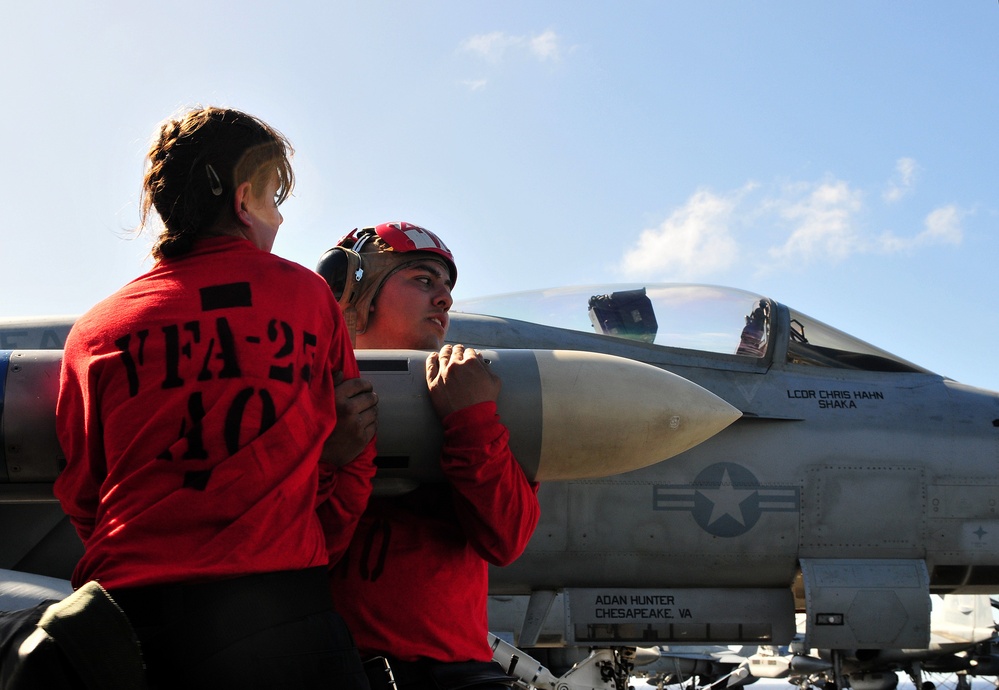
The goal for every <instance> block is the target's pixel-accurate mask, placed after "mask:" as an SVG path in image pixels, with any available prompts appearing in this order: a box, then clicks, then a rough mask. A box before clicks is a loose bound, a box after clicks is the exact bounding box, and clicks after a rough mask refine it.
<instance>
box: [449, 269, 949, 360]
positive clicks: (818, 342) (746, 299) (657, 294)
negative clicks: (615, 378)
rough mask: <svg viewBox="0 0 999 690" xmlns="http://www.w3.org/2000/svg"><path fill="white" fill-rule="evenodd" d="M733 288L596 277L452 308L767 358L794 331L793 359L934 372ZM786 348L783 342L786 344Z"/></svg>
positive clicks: (658, 343) (789, 347) (660, 343)
mask: <svg viewBox="0 0 999 690" xmlns="http://www.w3.org/2000/svg"><path fill="white" fill-rule="evenodd" d="M779 308H781V307H780V305H779V304H778V303H776V302H774V301H773V300H770V299H767V298H765V297H762V296H760V295H756V294H753V293H751V292H746V291H744V290H737V289H733V288H726V287H717V286H712V285H687V284H671V283H665V284H664V283H660V284H647V285H641V284H625V285H612V286H607V285H590V286H576V287H565V288H554V289H550V290H536V291H527V292H517V293H511V294H506V295H497V296H493V297H483V298H478V299H469V300H463V301H458V302H456V303H455V304H454V306H453V307H452V311H457V312H465V313H473V314H485V315H490V316H499V317H504V318H511V319H518V320H520V321H528V322H532V323H537V324H542V325H545V326H554V327H557V328H566V329H569V330H574V331H581V332H584V333H599V334H602V335H606V336H607V337H612V338H626V339H630V340H634V341H638V342H643V343H648V344H650V345H656V346H662V347H670V348H682V349H688V350H700V351H704V352H711V353H717V354H728V355H735V356H739V357H748V358H753V359H757V360H764V359H766V358H767V357H768V356H770V357H772V354H769V353H772V352H773V351H774V350H775V349H777V348H774V342H773V338H774V337H775V334H777V333H781V332H783V333H787V335H786V336H785V337H786V338H787V340H788V342H787V348H786V352H787V361H788V362H789V363H792V364H807V365H815V366H827V367H836V368H844V369H860V370H867V371H904V372H920V373H930V372H928V371H927V370H926V369H923V368H922V367H919V366H917V365H915V364H912V363H911V362H908V361H906V360H904V359H902V358H900V357H897V356H895V355H893V354H890V353H888V352H886V351H884V350H882V349H880V348H877V347H874V346H873V345H869V344H868V343H865V342H864V341H862V340H859V339H857V338H854V337H853V336H851V335H848V334H846V333H843V332H842V331H838V330H836V329H835V328H831V327H830V326H827V325H825V324H824V323H822V322H820V321H817V320H815V319H813V318H811V317H809V316H806V315H804V314H802V313H800V312H797V311H795V310H793V309H786V310H785V311H786V313H787V314H788V315H789V318H790V323H789V328H788V327H785V328H783V329H778V328H776V327H775V326H776V321H775V319H776V318H777V313H778V310H779ZM784 350H785V348H780V351H784Z"/></svg>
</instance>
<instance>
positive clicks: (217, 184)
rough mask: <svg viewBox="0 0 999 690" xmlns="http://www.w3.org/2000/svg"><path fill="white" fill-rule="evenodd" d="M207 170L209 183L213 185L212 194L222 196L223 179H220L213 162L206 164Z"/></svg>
mask: <svg viewBox="0 0 999 690" xmlns="http://www.w3.org/2000/svg"><path fill="white" fill-rule="evenodd" d="M205 172H207V173H208V183H209V184H210V185H211V186H212V194H214V195H215V196H222V180H220V179H219V175H218V173H217V172H215V168H213V167H212V164H211V163H208V164H206V165H205Z"/></svg>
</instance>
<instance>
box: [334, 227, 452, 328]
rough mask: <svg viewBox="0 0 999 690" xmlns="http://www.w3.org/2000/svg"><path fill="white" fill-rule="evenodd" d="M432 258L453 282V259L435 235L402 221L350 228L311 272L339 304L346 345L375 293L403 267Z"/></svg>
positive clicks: (364, 318)
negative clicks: (347, 332) (320, 278)
mask: <svg viewBox="0 0 999 690" xmlns="http://www.w3.org/2000/svg"><path fill="white" fill-rule="evenodd" d="M428 254H429V255H430V258H434V259H436V260H438V261H441V262H442V263H444V264H446V265H447V268H448V272H449V273H450V275H451V285H452V287H453V286H454V284H455V282H456V281H457V279H458V268H457V267H456V266H455V263H454V255H452V254H451V250H450V249H448V248H447V245H446V244H444V243H443V242H442V241H441V239H440V238H439V237H437V235H435V234H434V233H432V232H430V231H429V230H427V229H426V228H421V227H420V226H418V225H413V224H412V223H405V222H394V223H382V224H381V225H376V226H374V227H369V228H362V229H360V230H358V229H357V228H355V229H354V230H352V231H351V232H350V233H348V234H347V235H345V236H344V237H342V238H341V239H340V241H339V242H337V243H336V246H335V247H333V248H332V249H330V250H328V251H327V252H326V253H325V254H323V256H322V258H320V259H319V265H318V266H317V267H316V272H317V273H319V275H321V276H322V277H323V278H325V279H326V282H327V284H329V286H330V289H331V290H332V291H333V296H334V297H335V298H336V300H337V302H339V303H340V309H341V310H343V315H344V318H345V319H346V321H347V327H348V329H349V330H350V339H351V342H353V341H354V335H355V333H363V332H364V330H365V329H366V328H367V325H368V313H369V312H370V310H371V304H372V302H374V300H375V297H377V296H378V291H379V290H381V287H382V285H383V284H384V283H385V281H386V280H387V279H388V277H389V276H390V275H392V274H393V273H395V272H396V271H398V270H399V269H400V268H402V267H403V266H407V265H409V264H412V263H415V262H417V261H420V260H422V259H426V258H428V257H427V255H428Z"/></svg>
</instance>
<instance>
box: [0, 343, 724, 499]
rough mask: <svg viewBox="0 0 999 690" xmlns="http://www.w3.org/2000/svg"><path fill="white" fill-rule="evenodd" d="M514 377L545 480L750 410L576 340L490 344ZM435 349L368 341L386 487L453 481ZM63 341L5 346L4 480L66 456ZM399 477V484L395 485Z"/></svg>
mask: <svg viewBox="0 0 999 690" xmlns="http://www.w3.org/2000/svg"><path fill="white" fill-rule="evenodd" d="M480 352H482V355H483V357H485V358H486V359H487V360H488V361H489V366H490V367H491V368H492V369H493V371H495V373H496V374H497V375H498V376H499V377H500V379H501V380H502V382H503V386H502V390H501V393H500V397H499V400H498V401H497V407H498V410H499V415H500V418H501V419H502V421H503V423H504V424H505V425H506V426H507V428H508V429H509V430H510V448H511V450H512V451H513V453H514V456H515V457H516V458H517V461H518V462H519V463H520V464H521V466H522V467H523V468H524V471H525V473H526V475H527V476H528V478H530V479H531V480H533V481H555V480H566V479H582V478H596V477H606V476H609V475H613V474H619V473H622V472H628V471H631V470H636V469H640V468H642V467H647V466H649V465H652V464H655V463H657V462H660V461H662V460H665V459H667V458H670V457H673V456H674V455H677V454H679V453H682V452H683V451H685V450H687V449H688V448H691V447H693V446H695V445H697V444H698V443H701V442H702V441H704V440H706V439H708V438H710V437H711V436H714V435H715V434H717V433H718V432H719V431H721V430H722V429H724V428H725V427H727V426H728V425H729V424H731V423H732V422H734V421H735V420H736V419H738V418H739V417H740V416H741V414H740V412H739V411H738V410H736V409H735V408H734V407H732V406H731V405H729V404H728V403H726V402H725V401H724V400H722V399H721V398H719V397H718V396H716V395H714V394H713V393H711V392H709V391H707V390H705V389H704V388H702V387H700V386H698V385H696V384H694V383H692V382H691V381H688V380H687V379H685V378H683V377H680V376H677V375H675V374H672V373H670V372H667V371H664V370H662V369H659V368H657V367H654V366H652V365H649V364H644V363H642V362H637V361H634V360H630V359H625V358H623V357H616V356H613V355H604V354H596V353H591V352H576V351H568V350H480ZM427 355H428V353H427V352H424V351H420V350H359V351H358V352H357V359H358V365H359V366H360V369H361V376H362V377H364V378H367V379H369V380H370V381H371V382H372V384H373V385H374V387H375V391H376V392H377V393H378V401H379V402H378V458H377V460H376V463H377V465H378V468H379V469H378V480H379V483H380V485H381V490H380V491H379V493H394V492H397V491H403V490H406V489H408V488H412V487H413V486H415V485H416V484H418V483H421V482H435V481H442V480H443V474H442V472H441V470H440V462H439V458H440V450H441V445H442V439H443V433H442V431H441V426H440V423H439V422H438V420H437V416H436V414H435V412H434V410H433V407H432V405H431V403H430V397H429V395H428V393H427V383H426V374H425V371H426V370H425V366H426V364H425V363H426V359H427ZM61 356H62V352H61V351H60V350H13V351H0V384H2V387H0V438H2V440H3V446H2V448H3V456H0V459H4V460H5V462H4V463H0V481H8V482H46V481H52V480H53V479H55V476H56V475H57V474H58V472H59V469H60V468H61V466H62V464H63V462H64V460H63V458H62V453H61V450H60V448H59V444H58V442H57V441H56V438H55V401H56V395H57V393H58V383H59V362H60V360H61ZM393 484H394V488H393Z"/></svg>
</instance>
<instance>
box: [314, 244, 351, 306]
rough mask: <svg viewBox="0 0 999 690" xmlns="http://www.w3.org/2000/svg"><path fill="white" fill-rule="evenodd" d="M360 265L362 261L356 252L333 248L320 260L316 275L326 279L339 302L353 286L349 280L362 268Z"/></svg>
mask: <svg viewBox="0 0 999 690" xmlns="http://www.w3.org/2000/svg"><path fill="white" fill-rule="evenodd" d="M360 263H361V259H360V257H359V256H358V255H357V254H356V253H355V252H353V251H351V250H349V249H344V248H343V247H333V248H332V249H330V250H329V251H327V252H326V253H325V254H323V255H322V257H321V258H320V259H319V265H317V266H316V273H318V274H319V275H321V276H322V277H323V278H325V279H326V284H327V285H329V286H330V290H332V291H333V297H334V298H336V301H337V302H339V301H341V300H342V299H343V292H344V290H345V289H347V287H348V285H351V284H352V283H348V280H347V279H348V277H349V276H351V275H353V274H354V273H355V272H356V271H357V269H358V268H360ZM351 292H353V290H351ZM348 297H350V295H348Z"/></svg>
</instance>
